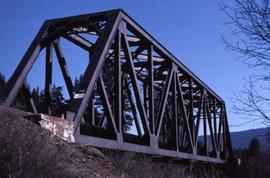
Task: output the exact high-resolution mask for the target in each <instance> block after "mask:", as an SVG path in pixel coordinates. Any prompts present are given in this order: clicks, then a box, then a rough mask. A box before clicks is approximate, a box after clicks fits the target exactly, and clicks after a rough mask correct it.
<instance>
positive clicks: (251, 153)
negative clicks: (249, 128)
mask: <svg viewBox="0 0 270 178" xmlns="http://www.w3.org/2000/svg"><path fill="white" fill-rule="evenodd" d="M260 154H261V144H260V141H259V140H258V139H257V138H253V139H252V140H251V142H250V144H249V146H248V149H247V153H246V156H247V157H248V158H249V157H255V158H259V156H260Z"/></svg>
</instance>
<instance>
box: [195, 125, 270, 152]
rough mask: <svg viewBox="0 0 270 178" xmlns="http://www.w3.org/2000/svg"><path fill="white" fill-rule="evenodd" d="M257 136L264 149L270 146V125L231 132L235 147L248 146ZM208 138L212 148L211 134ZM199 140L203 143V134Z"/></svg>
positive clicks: (209, 146)
mask: <svg viewBox="0 0 270 178" xmlns="http://www.w3.org/2000/svg"><path fill="white" fill-rule="evenodd" d="M255 137H256V138H258V139H259V141H260V144H261V147H262V149H266V148H268V147H267V146H269V145H270V127H266V128H259V129H251V130H245V131H239V132H231V141H232V146H233V149H237V148H247V147H248V145H249V143H250V141H251V140H252V139H253V138H255ZM207 139H208V144H209V145H208V148H209V149H212V145H211V138H210V136H207ZM199 142H200V143H203V136H199Z"/></svg>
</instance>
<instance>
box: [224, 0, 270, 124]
mask: <svg viewBox="0 0 270 178" xmlns="http://www.w3.org/2000/svg"><path fill="white" fill-rule="evenodd" d="M234 2H235V5H233V6H228V5H226V4H223V5H221V8H222V10H223V11H224V12H225V14H226V15H227V16H228V17H229V18H230V24H232V25H233V26H234V29H233V30H232V34H233V37H234V38H232V40H231V39H230V40H228V38H226V39H225V38H223V41H224V43H225V46H226V47H227V48H229V49H231V50H233V51H236V52H238V53H240V54H241V57H240V59H242V61H243V62H244V63H245V64H247V65H248V66H249V67H251V68H258V69H260V71H261V72H260V73H258V75H255V76H251V77H250V78H249V79H248V80H247V81H246V84H245V85H244V88H243V90H242V91H241V92H239V93H238V94H236V95H235V100H234V101H235V106H234V107H233V111H234V112H235V113H236V114H240V115H243V116H245V117H246V118H248V119H251V121H254V120H262V121H263V122H264V123H266V124H269V122H270V112H269V108H270V107H269V106H270V96H269V89H270V88H268V87H266V86H267V85H269V81H270V72H269V71H270V8H269V2H268V0H235V1H234ZM247 122H250V121H247Z"/></svg>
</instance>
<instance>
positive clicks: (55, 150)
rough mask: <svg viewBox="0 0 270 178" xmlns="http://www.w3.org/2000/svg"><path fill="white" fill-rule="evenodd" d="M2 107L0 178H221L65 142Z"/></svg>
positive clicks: (197, 168)
mask: <svg viewBox="0 0 270 178" xmlns="http://www.w3.org/2000/svg"><path fill="white" fill-rule="evenodd" d="M29 115H31V113H27V112H23V111H19V110H16V109H12V108H8V107H3V106H0V163H1V164H0V177H8V176H11V177H128V178H129V177H138V178H139V177H155V178H158V177H190V178H192V177H223V176H224V175H222V174H223V173H222V171H221V169H220V166H218V165H210V166H209V165H206V164H201V163H188V164H187V163H186V162H185V163H184V161H172V160H164V159H163V158H162V159H161V158H159V159H156V158H153V157H151V156H149V155H142V154H135V153H127V152H126V153H124V152H120V151H113V150H100V149H96V148H93V147H90V146H85V145H80V144H77V143H69V142H66V141H64V140H62V139H60V138H58V137H57V136H54V135H52V133H51V132H49V131H48V130H45V129H43V128H41V127H39V126H38V125H37V124H34V123H33V122H30V121H28V120H26V119H25V118H24V117H25V116H29Z"/></svg>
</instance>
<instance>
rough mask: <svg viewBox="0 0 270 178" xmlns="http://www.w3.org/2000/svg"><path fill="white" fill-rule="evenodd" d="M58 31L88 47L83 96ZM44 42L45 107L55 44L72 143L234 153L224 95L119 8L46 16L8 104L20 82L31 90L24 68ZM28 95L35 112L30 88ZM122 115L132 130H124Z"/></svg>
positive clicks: (207, 156)
mask: <svg viewBox="0 0 270 178" xmlns="http://www.w3.org/2000/svg"><path fill="white" fill-rule="evenodd" d="M82 34H84V35H94V36H96V37H97V40H96V41H91V40H89V39H87V38H85V37H83V36H82ZM61 38H65V39H67V40H68V41H70V42H71V43H74V44H75V45H77V46H79V47H81V48H82V49H84V50H86V51H88V52H89V58H90V62H89V64H88V66H87V68H86V70H85V72H84V75H83V79H82V81H81V83H80V87H79V92H80V94H81V96H83V97H81V98H76V97H75V95H77V94H78V93H75V90H74V86H73V84H72V80H71V77H70V75H69V72H68V68H67V66H66V60H65V57H64V54H63V51H62V50H61V40H60V39H61ZM44 48H45V49H46V76H45V98H46V105H47V108H48V111H47V112H48V114H50V113H51V108H50V107H51V106H50V101H51V85H52V53H53V49H54V51H55V54H56V56H57V59H58V62H59V65H60V68H61V71H62V74H63V77H64V80H65V83H66V87H67V89H68V94H69V96H70V100H69V102H68V103H67V104H68V106H69V109H68V110H67V112H71V113H73V114H74V117H72V119H71V121H72V122H74V125H75V130H76V131H75V133H74V135H75V138H76V141H77V142H80V143H83V144H89V145H92V146H97V147H104V148H113V149H119V150H127V151H136V152H142V153H149V154H157V155H162V156H170V157H176V158H185V159H195V160H201V161H208V162H216V163H225V162H226V160H227V159H228V158H229V157H230V156H232V147H231V141H230V134H229V127H228V120H227V116H226V109H225V104H224V101H223V100H222V99H221V98H220V97H219V96H218V95H217V94H216V93H215V92H214V91H212V90H211V89H210V88H209V87H208V86H207V85H206V84H204V83H203V82H202V81H201V80H200V79H199V78H198V77H197V76H196V75H195V74H193V73H192V72H191V71H190V70H189V69H188V68H187V67H185V66H184V65H183V64H182V63H181V62H180V61H179V60H178V59H177V58H176V57H175V56H173V55H172V54H171V53H170V52H169V51H168V50H167V49H165V48H164V47H163V46H162V45H161V44H160V43H158V42H157V41H156V40H155V39H154V38H153V37H152V36H151V35H150V34H148V33H147V32H146V31H145V30H144V29H143V28H142V27H141V26H140V25H138V24H137V23H136V22H135V21H134V20H133V19H131V18H130V17H129V16H128V15H127V14H126V13H125V12H124V11H122V10H119V9H117V10H111V11H106V12H100V13H93V14H86V15H79V16H73V17H66V18H59V19H53V20H47V21H45V23H44V24H43V26H42V27H41V29H40V31H39V32H38V34H37V35H36V37H35V39H34V40H33V42H32V44H31V45H30V47H29V48H28V50H27V51H26V53H25V55H24V57H23V58H22V60H21V62H20V64H19V65H18V67H17V69H16V70H15V72H14V74H13V75H12V77H11V78H10V80H9V83H8V87H9V91H10V92H9V94H8V96H7V98H6V102H5V104H6V105H8V106H10V105H11V104H12V103H13V101H14V99H15V97H16V96H17V94H18V92H19V90H20V89H21V88H23V89H25V90H26V91H28V93H29V89H28V88H27V83H26V79H27V74H28V73H29V71H30V70H31V67H32V66H33V64H34V63H35V61H36V58H37V57H38V55H39V53H40V52H41V50H43V49H44ZM28 98H29V99H30V101H31V102H30V103H31V106H32V108H33V111H34V112H38V111H37V109H36V107H35V104H34V102H33V101H32V99H31V96H30V95H29V94H28ZM99 106H101V108H102V111H103V112H100V111H101V110H97V107H99ZM97 112H100V114H99V115H98V114H97ZM100 115H101V116H100ZM127 117H129V118H131V119H132V122H133V123H134V128H133V129H135V130H136V134H130V133H127V131H126V130H125V129H124V126H125V123H124V121H126V118H127ZM67 119H68V118H67ZM200 129H201V130H202V132H203V133H202V134H203V136H202V137H199V132H200V131H199V130H200ZM199 138H202V139H201V140H200V139H199Z"/></svg>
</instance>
